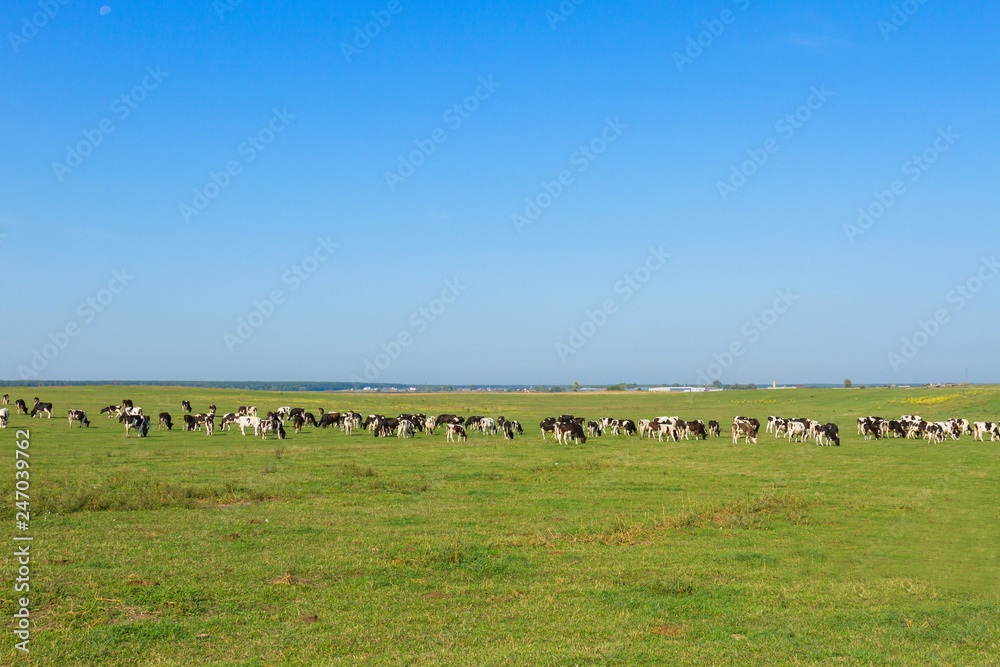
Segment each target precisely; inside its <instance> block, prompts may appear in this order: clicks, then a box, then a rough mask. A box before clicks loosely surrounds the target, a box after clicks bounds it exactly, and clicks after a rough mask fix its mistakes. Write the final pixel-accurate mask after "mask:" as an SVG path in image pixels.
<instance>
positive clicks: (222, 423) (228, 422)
mask: <svg viewBox="0 0 1000 667" xmlns="http://www.w3.org/2000/svg"><path fill="white" fill-rule="evenodd" d="M237 419H238V417H237V415H236V413H235V412H227V413H226V414H224V415H222V419H221V420H219V430H220V431H231V430H232V429H233V424H235V423H236V420H237Z"/></svg>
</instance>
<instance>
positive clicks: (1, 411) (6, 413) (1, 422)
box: [0, 408, 10, 428]
mask: <svg viewBox="0 0 1000 667" xmlns="http://www.w3.org/2000/svg"><path fill="white" fill-rule="evenodd" d="M9 419H10V410H8V409H7V408H0V428H7V420H9Z"/></svg>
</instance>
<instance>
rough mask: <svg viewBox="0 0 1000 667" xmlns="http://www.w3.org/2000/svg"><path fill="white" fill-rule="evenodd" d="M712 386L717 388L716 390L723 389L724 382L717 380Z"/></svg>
mask: <svg viewBox="0 0 1000 667" xmlns="http://www.w3.org/2000/svg"><path fill="white" fill-rule="evenodd" d="M712 386H713V387H715V388H716V389H722V382H721V381H720V380H716V381H715V382H713V383H712Z"/></svg>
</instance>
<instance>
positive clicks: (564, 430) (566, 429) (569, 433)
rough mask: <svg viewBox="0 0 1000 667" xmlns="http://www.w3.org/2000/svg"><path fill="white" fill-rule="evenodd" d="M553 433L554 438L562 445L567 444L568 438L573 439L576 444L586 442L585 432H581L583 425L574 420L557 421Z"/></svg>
mask: <svg viewBox="0 0 1000 667" xmlns="http://www.w3.org/2000/svg"><path fill="white" fill-rule="evenodd" d="M555 435H556V440H557V441H559V443H560V444H563V445H566V444H569V441H570V440H575V441H576V444H578V445H581V444H584V443H586V442H587V434H586V433H584V432H583V427H582V426H580V425H579V424H577V423H576V422H575V421H573V422H569V423H565V422H557V423H556V427H555Z"/></svg>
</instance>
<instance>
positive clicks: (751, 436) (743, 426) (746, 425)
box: [733, 421, 757, 445]
mask: <svg viewBox="0 0 1000 667" xmlns="http://www.w3.org/2000/svg"><path fill="white" fill-rule="evenodd" d="M740 436H743V444H746V443H748V442H750V441H751V440H753V444H755V445H756V444H757V429H756V428H754V425H753V424H752V423H751V422H749V421H734V422H733V444H734V445H735V444H736V443H737V441H738V440H739V439H740Z"/></svg>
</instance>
